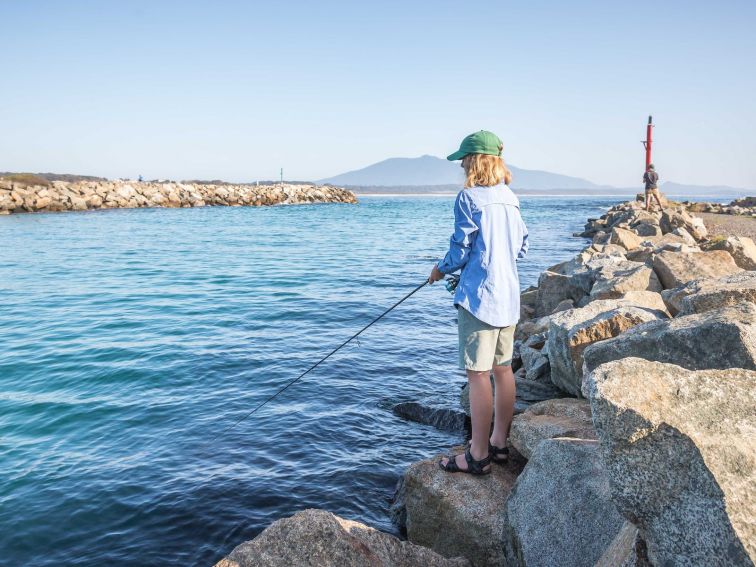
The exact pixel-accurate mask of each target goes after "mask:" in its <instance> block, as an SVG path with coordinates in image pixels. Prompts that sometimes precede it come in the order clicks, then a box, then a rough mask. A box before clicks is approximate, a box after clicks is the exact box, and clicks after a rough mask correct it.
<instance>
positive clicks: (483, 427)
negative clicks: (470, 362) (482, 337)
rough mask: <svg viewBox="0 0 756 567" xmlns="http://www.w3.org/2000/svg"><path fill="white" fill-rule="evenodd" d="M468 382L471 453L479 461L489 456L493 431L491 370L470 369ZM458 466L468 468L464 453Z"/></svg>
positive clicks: (458, 456)
mask: <svg viewBox="0 0 756 567" xmlns="http://www.w3.org/2000/svg"><path fill="white" fill-rule="evenodd" d="M467 382H468V384H469V388H470V419H471V421H472V444H471V446H470V454H471V455H472V457H473V459H475V460H476V461H479V460H480V459H485V458H486V457H487V456H488V435H489V434H490V433H491V417H492V413H493V395H492V392H491V371H490V370H484V371H483V372H476V371H475V370H468V371H467ZM510 420H511V417H510ZM441 463H442V464H446V459H443V460H442V461H441ZM457 466H458V467H459V468H460V469H462V470H467V461H465V456H464V455H457ZM489 466H490V465H489ZM486 468H488V467H486Z"/></svg>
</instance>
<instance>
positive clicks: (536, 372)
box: [520, 334, 551, 382]
mask: <svg viewBox="0 0 756 567" xmlns="http://www.w3.org/2000/svg"><path fill="white" fill-rule="evenodd" d="M545 344H546V337H545V336H544V335H543V334H539V335H533V336H531V337H530V338H529V339H528V340H527V341H526V342H525V343H524V344H523V345H522V346H521V347H520V356H521V358H522V367H523V368H524V369H525V378H527V379H528V380H535V381H538V382H546V381H549V376H550V374H551V370H550V366H549V357H548V355H547V354H546V352H544V346H545Z"/></svg>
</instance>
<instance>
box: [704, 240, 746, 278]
mask: <svg viewBox="0 0 756 567" xmlns="http://www.w3.org/2000/svg"><path fill="white" fill-rule="evenodd" d="M707 250H726V251H727V252H729V253H730V256H732V258H733V260H735V263H736V264H737V265H738V266H739V267H740V268H743V269H744V270H756V244H754V242H753V240H751V239H750V238H748V237H746V236H730V237H729V238H727V239H725V240H721V241H717V242H713V243H711V244H710V245H709V246H708V248H707Z"/></svg>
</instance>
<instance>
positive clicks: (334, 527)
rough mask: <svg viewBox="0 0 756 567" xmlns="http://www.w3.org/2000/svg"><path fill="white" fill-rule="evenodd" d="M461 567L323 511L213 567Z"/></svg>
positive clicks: (289, 521)
mask: <svg viewBox="0 0 756 567" xmlns="http://www.w3.org/2000/svg"><path fill="white" fill-rule="evenodd" d="M297 565H312V566H318V567H366V566H371V567H373V566H375V567H394V566H403V567H414V566H418V567H419V566H421V565H427V566H429V567H452V566H454V567H463V566H468V565H470V564H469V563H468V562H467V561H466V560H464V559H462V558H457V559H446V558H444V557H441V556H440V555H438V554H437V553H435V552H433V551H431V550H430V549H426V548H424V547H420V546H417V545H413V544H411V543H409V542H406V541H401V540H399V539H398V538H396V537H394V536H392V535H389V534H386V533H383V532H381V531H378V530H376V529H373V528H371V527H369V526H366V525H365V524H361V523H359V522H355V521H351V520H345V519H343V518H340V517H338V516H335V515H334V514H331V513H329V512H326V511H325V510H312V509H310V510H304V511H302V512H297V513H296V514H295V515H294V516H292V517H290V518H284V519H282V520H278V521H276V522H274V523H273V524H271V525H270V526H268V527H267V528H266V529H265V530H264V531H263V532H262V533H261V534H260V535H258V536H257V537H256V538H255V539H253V540H251V541H248V542H245V543H243V544H241V545H239V546H238V547H236V548H235V549H234V550H233V551H232V552H231V553H230V554H229V555H228V557H226V558H225V559H222V560H221V561H220V562H218V563H216V567H293V566H297Z"/></svg>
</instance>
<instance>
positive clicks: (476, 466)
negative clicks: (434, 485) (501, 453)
mask: <svg viewBox="0 0 756 567" xmlns="http://www.w3.org/2000/svg"><path fill="white" fill-rule="evenodd" d="M446 458H447V459H448V460H447V461H446V464H445V465H444V464H442V463H441V461H439V462H438V466H439V467H441V468H442V469H443V470H445V471H446V472H462V473H468V474H474V475H480V476H482V475H485V474H490V473H491V467H490V466H489V465H490V464H491V455H490V454H489V455H487V456H485V457H483V458H482V459H481V460H479V461H476V460H475V459H473V457H472V454H470V447H467V448H466V449H465V461H467V468H466V469H461V468H459V466H458V465H457V455H448V456H447V457H446ZM485 467H488V469H486V468H485Z"/></svg>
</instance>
